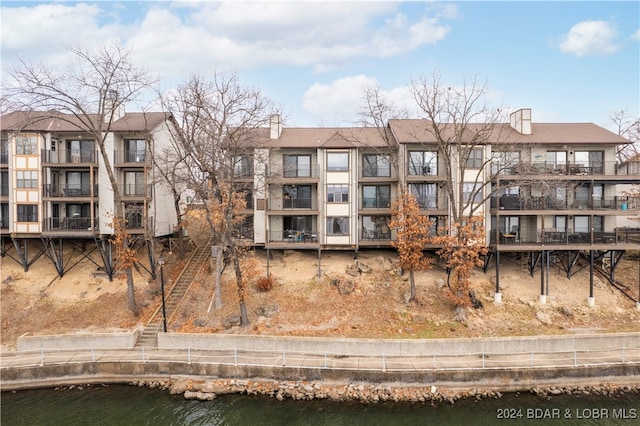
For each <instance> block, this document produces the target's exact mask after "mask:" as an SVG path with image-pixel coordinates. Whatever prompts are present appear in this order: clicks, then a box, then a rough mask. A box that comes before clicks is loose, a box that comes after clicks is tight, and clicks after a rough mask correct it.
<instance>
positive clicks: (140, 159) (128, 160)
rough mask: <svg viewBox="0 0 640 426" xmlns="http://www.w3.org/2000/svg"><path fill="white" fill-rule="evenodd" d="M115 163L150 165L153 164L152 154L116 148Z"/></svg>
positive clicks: (120, 164)
mask: <svg viewBox="0 0 640 426" xmlns="http://www.w3.org/2000/svg"><path fill="white" fill-rule="evenodd" d="M113 158H114V160H113V161H114V164H115V165H116V166H119V167H122V166H148V165H150V164H151V154H150V153H149V152H146V151H137V150H115V151H114V157H113Z"/></svg>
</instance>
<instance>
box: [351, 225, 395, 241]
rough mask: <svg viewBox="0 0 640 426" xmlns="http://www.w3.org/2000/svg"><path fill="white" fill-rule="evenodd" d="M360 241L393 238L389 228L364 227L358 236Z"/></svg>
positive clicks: (388, 239)
mask: <svg viewBox="0 0 640 426" xmlns="http://www.w3.org/2000/svg"><path fill="white" fill-rule="evenodd" d="M358 238H359V240H360V241H387V242H388V241H390V240H391V230H389V228H386V229H372V228H362V229H361V230H360V235H359V236H358Z"/></svg>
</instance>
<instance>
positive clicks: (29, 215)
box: [16, 204, 38, 223]
mask: <svg viewBox="0 0 640 426" xmlns="http://www.w3.org/2000/svg"><path fill="white" fill-rule="evenodd" d="M16 213H17V217H16V219H17V220H16V221H17V222H25V223H37V222H38V205H37V204H16Z"/></svg>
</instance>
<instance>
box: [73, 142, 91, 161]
mask: <svg viewBox="0 0 640 426" xmlns="http://www.w3.org/2000/svg"><path fill="white" fill-rule="evenodd" d="M67 149H68V150H69V154H70V156H71V158H70V160H71V162H72V163H91V162H93V141H87V140H71V141H67Z"/></svg>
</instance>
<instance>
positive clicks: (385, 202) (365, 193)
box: [362, 185, 391, 209]
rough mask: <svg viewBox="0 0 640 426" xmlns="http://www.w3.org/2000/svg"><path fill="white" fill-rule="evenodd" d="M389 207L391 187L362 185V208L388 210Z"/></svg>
mask: <svg viewBox="0 0 640 426" xmlns="http://www.w3.org/2000/svg"><path fill="white" fill-rule="evenodd" d="M389 207H391V187H390V186H389V185H364V186H363V187H362V208H364V209H388V208H389Z"/></svg>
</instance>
